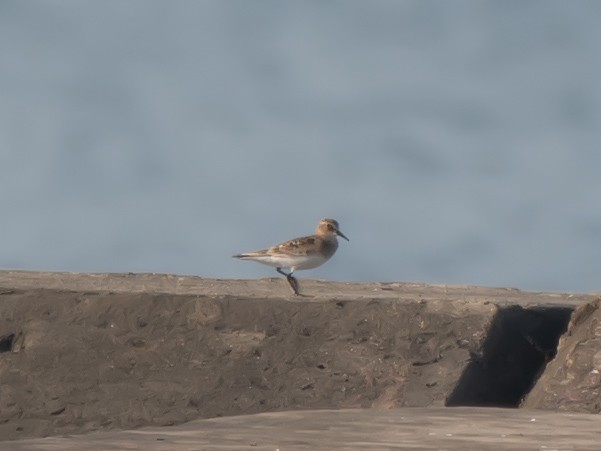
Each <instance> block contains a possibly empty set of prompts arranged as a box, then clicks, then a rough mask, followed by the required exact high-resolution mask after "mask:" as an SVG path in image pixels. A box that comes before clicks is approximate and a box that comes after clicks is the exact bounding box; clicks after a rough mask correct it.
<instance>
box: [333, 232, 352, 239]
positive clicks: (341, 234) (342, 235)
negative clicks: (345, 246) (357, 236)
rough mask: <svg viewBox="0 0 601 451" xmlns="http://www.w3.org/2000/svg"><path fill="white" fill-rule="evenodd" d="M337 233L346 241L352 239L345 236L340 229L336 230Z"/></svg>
mask: <svg viewBox="0 0 601 451" xmlns="http://www.w3.org/2000/svg"><path fill="white" fill-rule="evenodd" d="M336 235H338V236H341V237H342V238H344V239H345V240H346V241H350V240H349V239H348V238H347V237H345V236H344V233H342V232H341V231H340V230H336Z"/></svg>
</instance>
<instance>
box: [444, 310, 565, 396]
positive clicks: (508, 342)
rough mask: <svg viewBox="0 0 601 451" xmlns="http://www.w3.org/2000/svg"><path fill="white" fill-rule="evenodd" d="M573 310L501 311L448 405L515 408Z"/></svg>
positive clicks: (551, 355)
mask: <svg viewBox="0 0 601 451" xmlns="http://www.w3.org/2000/svg"><path fill="white" fill-rule="evenodd" d="M572 312H573V309H572V308H567V307H557V308H549V307H546V308H529V309H524V308H522V307H520V306H511V307H507V308H502V309H500V310H499V312H498V313H497V314H496V315H495V317H494V319H493V321H492V323H491V327H490V330H489V332H488V336H487V338H486V340H485V342H484V345H483V347H482V352H481V354H480V355H473V356H472V361H471V363H470V364H469V365H468V366H467V368H466V369H465V371H464V372H463V374H462V376H461V378H460V379H459V383H458V384H457V386H456V387H455V389H454V390H453V393H451V395H450V396H449V397H448V398H447V401H446V406H480V407H519V405H520V403H521V401H522V399H523V398H524V397H525V396H526V395H527V394H528V392H529V391H530V390H531V389H532V387H533V386H534V384H535V383H536V381H537V380H538V378H539V377H540V375H541V374H542V372H543V371H544V369H545V366H546V364H547V363H548V362H549V361H551V360H552V359H553V358H554V357H555V354H556V352H557V344H558V342H559V338H560V336H561V335H562V334H563V333H564V332H565V331H566V329H567V327H568V323H569V321H570V317H571V315H572Z"/></svg>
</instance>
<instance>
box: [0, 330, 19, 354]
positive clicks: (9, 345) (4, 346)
mask: <svg viewBox="0 0 601 451" xmlns="http://www.w3.org/2000/svg"><path fill="white" fill-rule="evenodd" d="M14 341H15V334H7V335H2V336H0V352H10V351H12V349H13V342H14Z"/></svg>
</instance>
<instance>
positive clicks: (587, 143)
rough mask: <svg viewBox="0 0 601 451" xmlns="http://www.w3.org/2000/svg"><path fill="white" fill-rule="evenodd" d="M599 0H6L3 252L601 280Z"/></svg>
mask: <svg viewBox="0 0 601 451" xmlns="http://www.w3.org/2000/svg"><path fill="white" fill-rule="evenodd" d="M600 24H601V2H597V1H579V0H571V1H553V0H541V1H527V0H520V1H510V0H507V1H479V0H478V1H461V0H459V1H446V0H444V1H423V0H415V1H385V0H375V1H374V0H370V1H348V0H345V1H319V2H317V1H295V2H292V1H290V2H286V1H279V0H273V1H269V0H262V1H226V0H216V1H149V0H144V1H135V0H128V1H121V0H108V1H104V0H103V1H87V0H70V1H67V0H55V1H22V0H4V1H2V2H0V214H1V216H0V267H2V268H22V269H34V270H68V271H111V272H112V271H114V272H122V271H123V272H128V271H132V272H168V273H179V274H195V275H200V276H206V277H219V278H230V277H231V278H255V277H266V276H276V275H277V274H276V273H275V271H273V270H272V269H271V268H268V267H265V266H261V265H257V264H253V263H249V262H241V261H237V260H234V259H232V258H231V255H232V254H234V253H237V252H240V251H248V250H254V249H257V248H261V247H266V246H268V245H270V244H273V243H275V242H278V241H281V240H284V239H288V238H292V237H295V236H299V235H304V234H309V233H312V231H313V229H314V227H315V225H316V223H317V221H318V220H319V219H320V218H322V217H332V218H335V219H337V220H338V221H339V222H340V224H341V229H342V230H343V232H344V233H345V234H346V235H347V236H348V237H349V238H350V239H351V241H350V242H349V243H347V242H345V241H343V242H341V245H340V248H339V250H338V253H337V254H336V255H335V257H334V258H333V259H332V260H331V261H330V262H329V263H328V264H327V265H324V266H322V267H320V268H317V269H314V270H311V271H307V272H305V273H301V274H299V275H300V276H301V277H311V278H323V279H333V280H346V281H371V280H380V281H413V282H430V283H441V284H442V283H448V284H479V285H490V286H511V287H518V288H522V289H530V290H558V291H601V277H600V275H601V270H600V262H599V260H600V259H599V255H600V250H601V26H600Z"/></svg>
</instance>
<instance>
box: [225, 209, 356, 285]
mask: <svg viewBox="0 0 601 451" xmlns="http://www.w3.org/2000/svg"><path fill="white" fill-rule="evenodd" d="M336 236H340V237H342V238H344V239H345V240H347V241H349V239H348V238H347V237H346V236H344V234H343V233H342V232H341V231H340V230H339V229H338V221H335V220H334V219H322V220H321V221H319V224H317V229H316V230H315V235H311V236H303V237H300V238H294V239H293V240H289V241H284V242H283V243H280V244H276V245H275V246H272V247H270V248H268V249H261V250H259V251H255V252H246V253H244V254H238V255H234V258H239V259H241V260H254V261H256V262H259V263H263V264H264V265H269V266H274V267H275V269H276V271H277V272H279V273H280V274H282V275H284V276H286V280H288V283H289V284H290V287H291V288H292V291H294V294H295V295H298V294H299V290H298V281H297V280H296V278H295V277H293V276H292V273H294V271H296V270H297V269H311V268H317V267H318V266H320V265H322V264H324V263H325V262H327V261H328V260H329V259H330V257H331V256H332V255H334V253H335V252H336V249H338V240H337V239H336ZM282 269H287V270H288V271H289V272H288V273H285V272H284V271H282Z"/></svg>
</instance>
